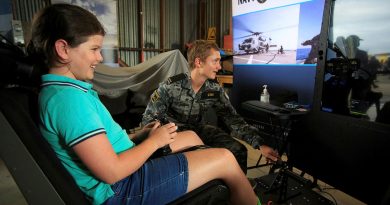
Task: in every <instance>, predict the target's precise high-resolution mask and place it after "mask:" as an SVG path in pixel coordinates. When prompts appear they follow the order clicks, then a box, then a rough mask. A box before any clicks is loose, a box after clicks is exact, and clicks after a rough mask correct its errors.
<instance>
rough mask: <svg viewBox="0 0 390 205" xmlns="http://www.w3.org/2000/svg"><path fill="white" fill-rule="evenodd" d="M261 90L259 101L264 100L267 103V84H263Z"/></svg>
mask: <svg viewBox="0 0 390 205" xmlns="http://www.w3.org/2000/svg"><path fill="white" fill-rule="evenodd" d="M263 88H264V89H263V92H262V93H261V96H260V101H261V102H265V103H269V93H268V90H267V85H263Z"/></svg>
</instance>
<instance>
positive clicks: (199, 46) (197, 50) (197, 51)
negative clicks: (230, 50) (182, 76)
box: [187, 40, 219, 70]
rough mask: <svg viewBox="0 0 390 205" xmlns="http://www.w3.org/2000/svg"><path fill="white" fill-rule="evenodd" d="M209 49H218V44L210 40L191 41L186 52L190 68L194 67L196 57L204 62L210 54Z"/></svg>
mask: <svg viewBox="0 0 390 205" xmlns="http://www.w3.org/2000/svg"><path fill="white" fill-rule="evenodd" d="M211 49H214V50H216V51H219V47H218V45H217V44H216V43H214V42H212V41H206V40H195V41H194V42H192V43H191V46H190V48H189V50H188V52H187V58H188V64H189V67H190V70H192V68H194V67H195V59H196V58H200V60H201V61H202V62H205V61H206V58H207V57H208V56H209V55H210V51H211Z"/></svg>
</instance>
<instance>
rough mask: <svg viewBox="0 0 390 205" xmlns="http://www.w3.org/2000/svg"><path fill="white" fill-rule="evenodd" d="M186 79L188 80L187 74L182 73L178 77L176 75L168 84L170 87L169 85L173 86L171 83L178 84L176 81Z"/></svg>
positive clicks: (169, 79)
mask: <svg viewBox="0 0 390 205" xmlns="http://www.w3.org/2000/svg"><path fill="white" fill-rule="evenodd" d="M185 78H187V74H185V73H180V74H178V75H174V76H172V77H170V78H168V80H167V84H168V85H169V84H171V83H173V82H176V81H179V80H183V79H185Z"/></svg>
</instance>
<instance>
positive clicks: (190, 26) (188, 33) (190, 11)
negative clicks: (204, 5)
mask: <svg viewBox="0 0 390 205" xmlns="http://www.w3.org/2000/svg"><path fill="white" fill-rule="evenodd" d="M183 4H184V6H183V7H184V8H183V9H184V11H183V13H184V15H183V21H184V23H183V24H184V25H183V27H184V28H183V39H184V43H188V42H192V41H194V40H195V39H197V38H198V36H197V34H196V33H197V21H198V7H199V0H183Z"/></svg>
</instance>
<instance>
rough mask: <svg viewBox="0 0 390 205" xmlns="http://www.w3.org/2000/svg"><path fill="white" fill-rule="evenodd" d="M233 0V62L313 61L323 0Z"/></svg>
mask: <svg viewBox="0 0 390 205" xmlns="http://www.w3.org/2000/svg"><path fill="white" fill-rule="evenodd" d="M234 2H235V3H233V53H234V59H233V63H234V64H271V65H272V64H316V61H317V48H318V42H319V34H320V30H321V22H322V14H323V8H324V0H283V1H277V0H263V1H240V0H239V1H238V2H236V1H234Z"/></svg>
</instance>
